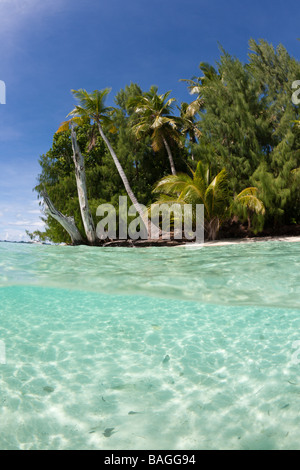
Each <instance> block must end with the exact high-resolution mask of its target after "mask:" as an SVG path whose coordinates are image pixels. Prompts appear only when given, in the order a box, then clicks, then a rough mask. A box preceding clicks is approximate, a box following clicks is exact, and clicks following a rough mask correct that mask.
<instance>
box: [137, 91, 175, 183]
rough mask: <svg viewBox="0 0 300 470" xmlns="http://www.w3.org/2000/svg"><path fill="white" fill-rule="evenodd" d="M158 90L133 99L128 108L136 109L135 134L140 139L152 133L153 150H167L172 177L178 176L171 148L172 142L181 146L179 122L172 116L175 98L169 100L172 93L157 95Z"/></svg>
mask: <svg viewBox="0 0 300 470" xmlns="http://www.w3.org/2000/svg"><path fill="white" fill-rule="evenodd" d="M157 91H158V88H157V87H156V86H152V87H151V88H150V91H149V92H147V93H144V94H143V95H140V96H137V97H134V98H131V99H130V100H129V101H128V106H129V107H133V108H135V112H136V114H137V116H138V123H137V124H135V125H134V126H133V132H134V133H135V135H136V137H137V138H139V137H140V136H141V135H142V134H144V133H149V132H151V139H152V148H153V150H154V151H155V152H158V151H159V150H161V149H162V148H163V147H164V148H165V149H166V151H167V154H168V158H169V162H170V167H171V172H172V175H176V169H175V165H174V159H173V155H172V152H171V148H170V142H172V141H173V142H176V143H177V144H178V145H181V142H180V136H179V133H178V131H177V125H178V122H177V120H176V118H174V117H173V116H171V112H172V109H173V107H172V103H173V102H174V101H175V98H169V95H170V93H171V91H168V92H167V93H164V94H163V95H158V94H157Z"/></svg>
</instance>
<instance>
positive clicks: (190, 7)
mask: <svg viewBox="0 0 300 470" xmlns="http://www.w3.org/2000/svg"><path fill="white" fill-rule="evenodd" d="M299 18H300V6H299V2H296V1H294V0H293V1H291V0H285V1H282V0H276V2H274V1H273V0H272V1H270V0H263V1H262V0H252V1H251V2H245V1H241V0H227V1H226V2H224V1H221V0H209V1H208V0H126V1H125V0H0V80H2V81H3V82H4V83H5V85H6V104H0V240H3V239H6V240H11V241H12V240H15V241H20V240H26V239H27V236H26V234H25V230H30V231H33V230H37V229H39V230H42V229H43V222H42V221H41V220H40V216H41V213H40V208H39V205H38V201H37V195H36V193H34V192H33V191H32V188H33V187H34V186H35V184H36V177H37V175H38V174H39V173H40V167H39V163H38V161H39V157H40V156H41V155H42V154H44V153H46V152H47V151H48V150H49V149H50V147H51V144H52V139H53V134H54V133H55V131H56V130H57V128H58V127H59V124H60V123H61V122H62V121H63V120H64V119H65V117H66V115H67V114H68V113H69V112H70V110H71V109H72V108H73V107H74V99H73V96H72V94H71V91H70V90H71V89H79V88H85V89H86V90H88V91H93V90H95V89H102V88H106V87H110V88H112V92H111V95H110V97H109V99H108V102H107V104H108V105H113V104H114V102H113V97H114V95H115V94H116V93H117V92H118V91H119V90H120V89H121V88H124V87H125V85H127V84H130V82H134V83H138V84H139V85H140V86H141V87H142V89H143V90H148V89H149V88H150V86H151V85H157V86H158V87H159V91H160V92H161V93H164V92H166V91H168V90H172V94H171V96H172V97H175V98H176V99H177V100H178V104H179V103H180V102H181V101H191V100H192V98H191V97H190V96H189V94H188V92H187V89H186V86H185V84H184V83H182V82H180V81H179V80H180V79H181V78H191V77H192V76H197V75H199V68H198V66H199V63H200V62H203V61H205V62H210V63H211V64H214V63H215V62H217V61H218V59H219V57H220V50H219V45H220V44H221V45H222V46H223V47H224V48H225V49H226V50H227V51H228V52H229V53H231V54H232V55H233V56H236V57H238V58H239V59H240V60H242V61H243V62H246V61H247V54H248V52H249V49H248V41H249V39H250V38H254V39H256V40H259V39H260V38H263V39H266V40H267V41H269V42H271V43H272V44H273V45H274V46H277V45H278V44H279V43H281V44H283V45H284V46H285V47H286V48H287V50H288V52H289V53H290V54H291V55H292V56H294V57H296V58H297V59H299V51H300V42H299V41H297V38H299V37H300V27H299ZM295 79H300V77H295ZM0 101H1V95H0ZM2 101H3V100H2Z"/></svg>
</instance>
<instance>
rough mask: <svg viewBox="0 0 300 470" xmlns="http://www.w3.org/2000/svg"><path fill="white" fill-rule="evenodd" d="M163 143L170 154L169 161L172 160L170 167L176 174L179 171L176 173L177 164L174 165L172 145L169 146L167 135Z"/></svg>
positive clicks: (173, 173)
mask: <svg viewBox="0 0 300 470" xmlns="http://www.w3.org/2000/svg"><path fill="white" fill-rule="evenodd" d="M163 143H164V145H165V147H166V150H167V154H168V157H169V162H170V167H171V171H172V175H176V174H177V173H176V169H175V165H174V160H173V155H172V152H171V149H170V146H169V144H168V142H167V140H166V139H165V137H163Z"/></svg>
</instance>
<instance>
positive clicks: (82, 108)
mask: <svg viewBox="0 0 300 470" xmlns="http://www.w3.org/2000/svg"><path fill="white" fill-rule="evenodd" d="M109 92H110V89H109V88H105V89H103V90H100V91H99V90H95V91H93V92H92V93H88V92H87V91H86V90H83V89H80V90H72V93H73V95H74V96H75V98H76V99H77V101H78V103H79V104H78V105H76V106H75V108H74V109H73V110H72V111H71V112H70V113H69V115H70V116H72V117H81V118H89V119H91V120H92V121H93V122H95V123H96V125H97V127H98V130H99V134H100V136H101V137H102V139H103V141H104V142H105V144H106V146H107V148H108V150H109V152H110V155H111V157H112V159H113V161H114V163H115V165H116V168H117V170H118V172H119V175H120V177H121V179H122V181H123V184H124V187H125V189H126V192H127V194H128V196H129V198H130V200H131V202H132V204H133V205H134V207H135V209H136V211H137V212H138V214H139V215H140V217H141V220H142V221H143V223H144V224H145V226H146V227H147V228H148V231H149V227H148V217H147V215H146V214H145V212H144V210H143V208H142V207H141V205H140V204H139V203H138V201H137V199H136V197H135V195H134V193H133V191H132V189H131V187H130V184H129V182H128V179H127V176H126V174H125V172H124V170H123V167H122V165H121V163H120V161H119V159H118V157H117V155H116V153H115V151H114V149H113V147H112V145H111V143H110V141H109V140H108V138H107V137H106V135H105V133H104V130H103V127H104V126H108V127H110V128H111V126H112V122H111V119H110V113H111V112H112V108H111V107H106V106H105V99H106V97H107V95H108V94H109Z"/></svg>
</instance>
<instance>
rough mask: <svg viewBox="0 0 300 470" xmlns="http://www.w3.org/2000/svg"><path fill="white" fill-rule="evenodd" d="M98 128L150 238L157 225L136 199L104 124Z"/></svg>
mask: <svg viewBox="0 0 300 470" xmlns="http://www.w3.org/2000/svg"><path fill="white" fill-rule="evenodd" d="M97 124H98V129H99V133H100V135H101V137H102V139H103V140H104V142H105V144H106V146H107V148H108V150H109V152H110V154H111V156H112V159H113V161H114V163H115V165H116V167H117V170H118V172H119V175H120V177H121V179H122V181H123V184H124V186H125V189H126V192H127V194H128V196H129V198H130V200H131V202H132V204H133V205H134V207H135V209H136V211H137V212H138V214H139V216H140V217H141V220H142V221H143V223H144V225H145V227H146V228H147V230H148V236H149V238H150V237H151V234H153V233H156V232H157V227H156V226H155V225H153V224H152V222H150V223H149V222H148V216H147V213H145V211H144V210H143V209H142V207H141V205H140V204H139V202H138V200H137V199H136V197H135V195H134V193H133V191H132V189H131V187H130V184H129V181H128V179H127V176H126V175H125V172H124V170H123V167H122V165H121V163H120V161H119V159H118V157H117V155H116V154H115V151H114V149H113V148H112V146H111V144H110V142H109V140H108V138H107V137H106V135H105V134H104V132H103V129H102V126H101V124H100V123H99V122H98V123H97Z"/></svg>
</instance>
